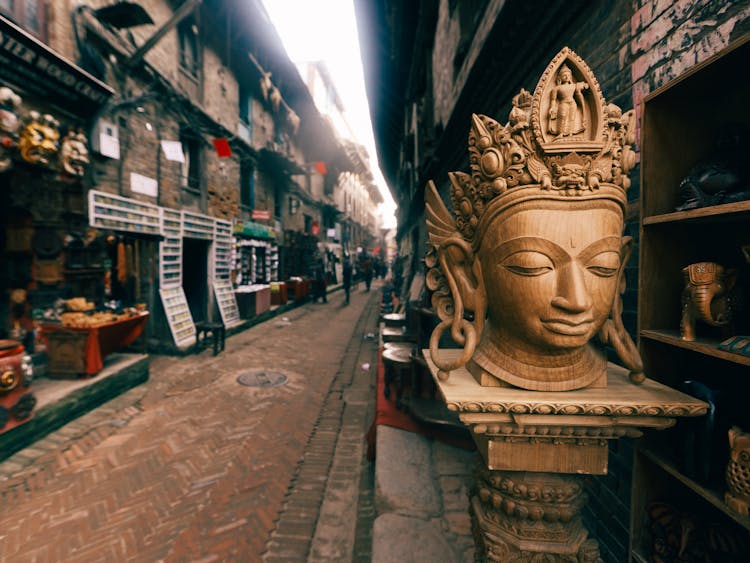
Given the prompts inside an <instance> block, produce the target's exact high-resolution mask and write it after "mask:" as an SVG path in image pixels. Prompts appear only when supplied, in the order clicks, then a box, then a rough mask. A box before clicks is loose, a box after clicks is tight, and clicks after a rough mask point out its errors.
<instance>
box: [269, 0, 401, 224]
mask: <svg viewBox="0 0 750 563" xmlns="http://www.w3.org/2000/svg"><path fill="white" fill-rule="evenodd" d="M263 3H264V5H265V7H266V11H267V12H268V15H269V16H270V18H271V21H273V23H274V26H275V27H276V30H277V31H278V33H279V36H280V37H281V40H282V41H283V43H284V47H285V48H286V51H287V53H288V55H289V58H290V59H291V60H292V61H293V62H295V63H298V62H308V61H318V60H322V61H325V63H326V65H327V66H328V70H329V72H330V74H331V77H332V78H333V80H334V82H335V84H336V89H337V90H338V93H339V95H340V96H341V99H342V101H343V103H344V108H345V113H346V118H347V120H348V122H349V124H350V126H351V128H352V131H353V132H354V135H356V139H355V140H356V141H357V142H359V143H361V144H363V145H364V146H365V147H367V151H368V152H369V153H370V162H371V167H372V172H373V176H374V177H375V182H376V184H377V185H378V187H379V188H380V191H381V193H382V194H383V199H384V200H385V203H384V204H382V205H381V213H382V214H383V221H384V224H383V226H384V227H395V226H396V219H395V216H394V211H395V204H394V202H393V198H392V197H391V195H390V193H389V192H388V188H387V187H386V184H385V180H384V179H383V175H382V174H381V172H380V168H379V166H378V163H377V156H376V153H375V142H374V140H373V135H372V125H371V123H370V112H369V109H368V104H367V96H366V94H365V84H364V78H363V74H362V61H361V59H360V51H359V41H358V38H357V22H356V20H355V17H354V5H353V2H352V0H316V1H315V2H311V1H310V0H263Z"/></svg>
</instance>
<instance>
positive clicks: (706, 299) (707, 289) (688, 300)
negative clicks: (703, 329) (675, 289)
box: [680, 262, 737, 341]
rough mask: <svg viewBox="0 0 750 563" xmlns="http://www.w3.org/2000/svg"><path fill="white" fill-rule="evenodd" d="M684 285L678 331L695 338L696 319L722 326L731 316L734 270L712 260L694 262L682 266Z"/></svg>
mask: <svg viewBox="0 0 750 563" xmlns="http://www.w3.org/2000/svg"><path fill="white" fill-rule="evenodd" d="M682 275H683V279H684V282H685V287H684V289H683V292H682V319H681V321H680V335H681V336H682V339H683V340H688V341H693V340H695V322H696V320H701V321H703V322H704V323H706V324H708V325H710V326H716V327H725V326H727V325H728V324H729V323H730V321H731V320H732V313H733V311H732V295H733V294H732V290H733V288H734V286H735V283H736V281H737V272H736V271H734V270H727V269H726V268H724V267H723V266H721V265H720V264H715V263H713V262H697V263H695V264H690V265H689V266H686V267H685V268H683V269H682Z"/></svg>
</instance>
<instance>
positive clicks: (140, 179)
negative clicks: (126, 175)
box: [130, 172, 159, 197]
mask: <svg viewBox="0 0 750 563" xmlns="http://www.w3.org/2000/svg"><path fill="white" fill-rule="evenodd" d="M130 189H131V191H133V192H135V193H138V194H145V195H150V196H151V197H156V196H157V195H159V183H158V182H157V181H156V180H154V179H153V178H149V177H148V176H141V175H140V174H136V173H135V172H131V173H130Z"/></svg>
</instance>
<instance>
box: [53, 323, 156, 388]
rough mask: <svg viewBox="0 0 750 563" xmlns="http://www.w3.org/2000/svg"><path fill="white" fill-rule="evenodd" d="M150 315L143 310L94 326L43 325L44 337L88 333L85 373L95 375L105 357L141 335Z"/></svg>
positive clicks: (85, 351) (102, 365) (85, 350)
mask: <svg viewBox="0 0 750 563" xmlns="http://www.w3.org/2000/svg"><path fill="white" fill-rule="evenodd" d="M148 317H149V313H147V312H142V313H138V314H137V315H134V316H132V317H128V318H126V319H121V320H118V321H115V322H112V323H107V324H103V325H99V326H94V327H71V326H61V325H42V326H41V332H42V338H44V337H45V336H46V335H48V334H50V333H52V332H57V331H67V332H78V333H86V344H85V346H84V355H85V357H86V363H85V366H86V367H85V373H86V375H95V374H97V373H99V372H100V371H101V369H102V368H103V367H104V359H105V358H106V357H107V356H108V355H109V354H111V353H112V352H115V351H117V350H120V349H122V348H125V347H126V346H128V345H129V344H132V343H133V342H134V341H135V339H136V338H138V337H139V336H140V335H141V333H142V332H143V329H144V328H145V326H146V321H147V320H148Z"/></svg>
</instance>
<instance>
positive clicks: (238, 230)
mask: <svg viewBox="0 0 750 563" xmlns="http://www.w3.org/2000/svg"><path fill="white" fill-rule="evenodd" d="M234 234H235V235H240V236H244V237H249V238H261V239H274V238H276V232H275V231H274V229H273V228H272V227H269V226H268V225H261V224H260V223H254V222H253V221H238V222H237V223H235V224H234Z"/></svg>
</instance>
